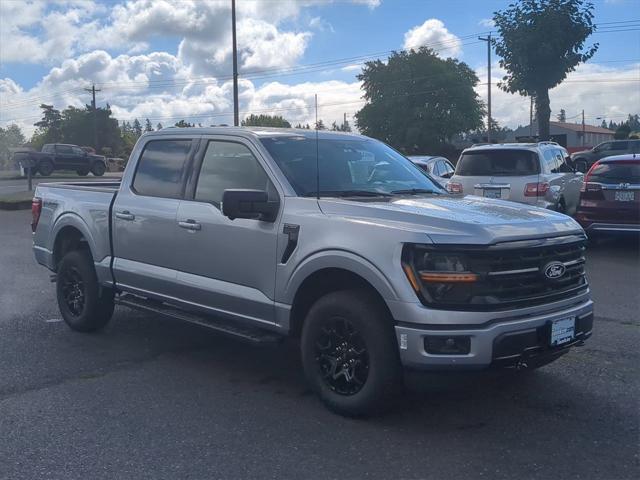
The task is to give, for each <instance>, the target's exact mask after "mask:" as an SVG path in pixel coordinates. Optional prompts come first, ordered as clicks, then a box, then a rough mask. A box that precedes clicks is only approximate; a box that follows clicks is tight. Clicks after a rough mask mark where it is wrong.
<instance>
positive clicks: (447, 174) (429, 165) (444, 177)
mask: <svg viewBox="0 0 640 480" xmlns="http://www.w3.org/2000/svg"><path fill="white" fill-rule="evenodd" d="M409 160H411V161H412V162H413V163H415V164H416V165H417V166H418V167H420V168H421V169H422V170H423V171H424V172H425V173H428V174H429V175H431V177H432V178H433V179H435V180H436V181H437V182H438V183H439V184H440V185H441V186H443V187H444V186H445V185H446V184H447V182H448V181H449V179H450V178H451V175H453V172H454V170H455V167H454V166H453V165H451V162H449V160H447V159H446V158H444V157H430V156H423V155H421V156H411V157H409Z"/></svg>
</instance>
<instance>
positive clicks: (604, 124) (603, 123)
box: [600, 119, 609, 128]
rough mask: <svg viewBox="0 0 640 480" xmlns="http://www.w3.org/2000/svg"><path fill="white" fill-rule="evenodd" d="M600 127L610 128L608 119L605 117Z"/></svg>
mask: <svg viewBox="0 0 640 480" xmlns="http://www.w3.org/2000/svg"><path fill="white" fill-rule="evenodd" d="M600 127H601V128H609V127H607V121H606V120H604V119H603V120H602V123H601V124H600Z"/></svg>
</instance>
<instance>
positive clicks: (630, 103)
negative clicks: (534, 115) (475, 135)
mask: <svg viewBox="0 0 640 480" xmlns="http://www.w3.org/2000/svg"><path fill="white" fill-rule="evenodd" d="M476 74H477V75H478V77H479V78H480V79H481V80H480V81H481V82H482V83H484V82H486V78H487V69H486V67H482V68H479V69H477V70H476ZM491 74H492V84H493V86H492V89H491V100H492V116H493V117H494V118H495V119H496V120H497V121H498V123H500V125H503V126H509V127H512V128H514V127H517V126H518V125H528V124H529V101H530V100H529V98H528V97H521V96H520V95H517V94H516V95H512V94H510V93H507V92H504V91H503V90H500V89H499V88H498V86H497V83H498V82H499V81H500V80H501V79H502V77H503V76H504V74H505V72H504V70H502V69H500V68H499V67H498V65H497V64H495V65H492V68H491ZM622 79H632V80H634V79H635V81H620V80H622ZM639 83H640V64H635V65H628V66H623V67H609V66H604V65H602V64H600V65H599V64H595V63H587V64H583V65H580V66H579V67H578V68H577V69H576V71H575V72H572V73H570V74H569V75H568V76H567V79H566V81H565V82H563V83H561V84H560V85H558V86H557V87H556V88H554V89H553V90H551V91H550V92H549V97H550V100H551V110H552V113H551V117H552V118H551V120H554V119H555V115H556V114H557V113H558V112H559V111H560V109H561V108H563V109H565V111H566V113H567V117H569V119H568V121H570V122H573V121H579V120H580V116H581V115H580V113H581V111H582V109H583V108H584V110H585V118H586V122H587V123H588V124H591V125H597V124H600V122H601V120H597V119H596V117H605V118H606V119H607V120H615V121H620V120H624V119H625V118H626V115H627V114H629V113H635V112H636V111H637V107H636V106H637V105H640V88H639ZM476 91H477V92H478V94H479V95H480V97H481V98H482V100H483V101H484V102H486V101H487V86H486V85H479V86H478V87H477V88H476ZM570 117H574V118H570Z"/></svg>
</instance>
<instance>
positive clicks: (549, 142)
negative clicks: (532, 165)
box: [538, 140, 559, 145]
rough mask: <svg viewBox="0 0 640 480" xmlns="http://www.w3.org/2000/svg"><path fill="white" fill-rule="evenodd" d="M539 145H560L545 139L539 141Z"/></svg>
mask: <svg viewBox="0 0 640 480" xmlns="http://www.w3.org/2000/svg"><path fill="white" fill-rule="evenodd" d="M538 145H559V143H558V142H552V141H551V140H543V141H542V142H538Z"/></svg>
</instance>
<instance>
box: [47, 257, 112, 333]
mask: <svg viewBox="0 0 640 480" xmlns="http://www.w3.org/2000/svg"><path fill="white" fill-rule="evenodd" d="M56 296H57V299H58V307H59V309H60V313H61V314H62V318H63V319H64V321H65V322H66V323H67V325H69V327H71V329H72V330H75V331H78V332H94V331H96V330H99V329H101V328H102V327H104V326H105V325H106V324H107V323H108V322H109V320H110V319H111V316H112V315H113V307H114V304H113V291H112V290H109V289H101V288H100V286H99V285H98V279H97V277H96V271H95V269H94V267H93V259H92V258H91V254H90V252H89V251H88V250H75V251H72V252H69V253H67V254H66V255H65V256H64V257H63V259H62V261H61V262H60V266H59V267H58V275H57V281H56Z"/></svg>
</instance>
